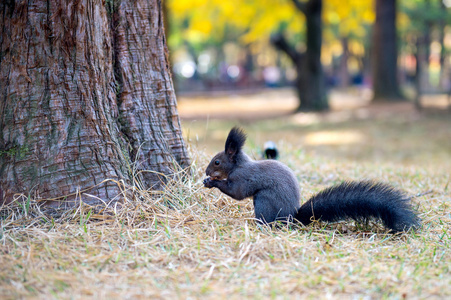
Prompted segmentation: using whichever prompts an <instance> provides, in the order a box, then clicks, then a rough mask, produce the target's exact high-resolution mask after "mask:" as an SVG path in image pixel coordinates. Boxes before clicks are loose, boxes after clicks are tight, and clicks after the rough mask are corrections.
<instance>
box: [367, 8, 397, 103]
mask: <svg viewBox="0 0 451 300" xmlns="http://www.w3.org/2000/svg"><path fill="white" fill-rule="evenodd" d="M395 16H396V0H376V22H375V23H374V27H373V47H372V56H373V59H372V62H373V66H372V70H373V90H374V99H373V101H396V100H400V99H402V96H401V93H400V91H399V84H398V77H397V75H398V67H397V59H398V51H397V45H396V26H395V24H396V22H395Z"/></svg>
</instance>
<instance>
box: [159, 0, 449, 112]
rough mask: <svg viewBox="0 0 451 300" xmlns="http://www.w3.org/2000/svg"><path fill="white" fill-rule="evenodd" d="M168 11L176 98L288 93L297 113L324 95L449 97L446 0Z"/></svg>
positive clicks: (280, 0) (202, 6) (194, 2)
mask: <svg viewBox="0 0 451 300" xmlns="http://www.w3.org/2000/svg"><path fill="white" fill-rule="evenodd" d="M167 5H168V18H169V24H170V29H169V35H168V36H169V46H170V48H171V49H172V53H171V55H172V60H173V66H174V74H175V77H176V83H177V89H178V91H179V92H183V91H199V90H202V91H211V90H213V91H216V90H228V89H234V90H237V89H246V90H249V89H258V88H262V87H280V86H293V87H294V88H296V89H297V92H298V95H299V99H300V102H299V106H298V108H297V110H326V109H328V101H327V93H326V92H327V90H328V89H331V88H337V89H343V88H345V89H349V88H359V89H373V92H374V93H373V99H374V100H375V101H388V100H390V99H400V98H403V97H406V96H407V98H415V97H414V95H415V94H416V95H420V93H421V91H423V92H429V93H432V92H440V91H448V90H449V89H450V87H449V48H450V47H451V45H450V44H451V42H450V41H451V33H450V32H449V24H450V19H449V14H448V13H447V9H448V6H450V5H451V1H450V0H397V1H396V0H390V1H381V0H371V1H358V0H351V1H346V2H343V1H339V0H308V1H301V0H274V1H263V0H246V1H240V3H239V5H238V4H237V3H236V2H235V1H231V0H177V1H176V0H168V2H167ZM386 18H388V19H386ZM379 20H380V22H379ZM388 37H389V38H388ZM277 50H281V51H277ZM417 62H419V63H417ZM415 92H416V93H415ZM417 98H418V97H417Z"/></svg>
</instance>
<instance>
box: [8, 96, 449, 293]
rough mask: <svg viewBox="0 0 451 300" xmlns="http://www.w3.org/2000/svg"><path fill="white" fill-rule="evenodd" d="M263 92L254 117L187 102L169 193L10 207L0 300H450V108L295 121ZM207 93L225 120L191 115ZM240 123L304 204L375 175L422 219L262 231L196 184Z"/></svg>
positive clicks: (246, 206) (239, 206)
mask: <svg viewBox="0 0 451 300" xmlns="http://www.w3.org/2000/svg"><path fill="white" fill-rule="evenodd" d="M274 96H275V97H277V95H274ZM257 98H258V97H257ZM263 98H267V96H265V97H263ZM282 98H283V99H288V101H289V97H288V96H287V97H282ZM282 98H280V99H282ZM254 100H255V99H254ZM264 100H265V99H263V101H262V102H260V107H262V108H265V109H267V110H268V111H267V112H265V114H259V113H258V112H259V110H258V109H256V110H254V113H253V114H252V115H250V116H249V115H246V109H247V108H246V107H245V106H243V103H241V105H239V107H240V110H241V112H235V113H233V111H232V115H226V114H223V113H224V109H225V108H227V109H231V108H230V107H231V106H232V104H231V103H230V102H229V103H228V101H229V100H228V99H213V100H212V99H206V100H199V99H197V100H196V101H198V104H199V108H198V109H196V110H194V112H189V109H190V108H189V107H190V105H189V102H187V101H186V100H185V99H181V100H180V114H181V116H182V124H183V127H184V135H185V137H186V140H188V141H189V146H190V153H191V157H192V161H193V165H192V169H191V172H192V175H193V176H191V177H186V178H184V179H178V180H174V181H170V182H169V183H168V187H167V189H165V191H163V192H149V191H144V190H139V189H136V190H135V195H136V198H135V199H128V200H127V201H126V202H124V204H123V207H121V208H120V207H112V208H109V209H108V210H99V209H98V208H97V209H96V208H93V207H89V206H87V205H81V206H79V207H77V208H76V209H74V210H71V211H58V210H54V209H53V210H47V211H44V209H43V208H39V207H38V206H37V205H36V203H35V202H33V201H30V200H29V199H26V198H23V199H19V201H18V202H17V203H16V204H14V205H10V206H6V207H2V208H1V210H0V216H1V217H0V220H1V227H0V265H1V268H0V298H2V299H17V298H49V299H52V298H53V299H60V298H62V299H68V298H70V299H86V298H96V299H112V298H131V299H140V298H145V299H149V298H151V299H158V298H164V299H167V298H182V299H188V298H192V299H197V298H205V299H213V298H214V299H218V298H219V299H223V298H230V299H240V298H257V299H261V298H276V299H285V298H290V299H292V298H295V299H297V298H318V297H319V298H334V299H342V298H352V299H354V298H356V299H361V298H364V299H373V298H376V299H379V298H392V299H398V298H406V299H424V298H435V299H446V298H448V299H449V298H450V297H451V275H450V272H451V270H450V268H451V264H450V261H451V249H450V248H451V247H450V245H451V207H450V205H451V192H450V189H451V187H450V179H451V178H450V170H451V155H450V153H451V130H450V128H451V118H449V114H447V115H446V114H427V113H422V114H418V113H416V112H415V111H414V110H412V109H410V108H409V107H410V106H408V105H407V106H406V105H404V104H401V105H395V106H390V107H387V106H375V107H374V106H372V107H357V108H356V107H353V108H352V109H349V110H339V111H337V110H335V111H333V112H331V113H327V114H297V115H288V114H287V111H288V110H289V109H290V105H293V103H292V104H289V103H285V102H284V103H283V104H281V105H280V106H279V108H278V109H272V110H271V109H268V106H269V105H270V104H269V103H271V102H272V101H274V100H271V99H269V100H268V99H266V100H268V101H269V102H265V101H264ZM202 101H203V102H204V104H203V106H204V107H205V106H206V103H207V101H217V104H218V106H219V107H221V106H220V105H223V107H224V109H221V110H220V111H219V112H218V113H220V114H222V115H221V116H219V117H220V118H219V119H218V118H215V113H216V111H215V110H212V111H210V112H208V113H209V114H210V117H209V118H205V117H202V116H201V115H197V116H196V115H194V113H197V112H198V110H200V109H201V108H202ZM221 101H222V102H225V103H222V102H221ZM233 101H235V100H233ZM233 101H232V102H233ZM255 101H257V100H255ZM257 102H258V101H257ZM219 104H220V105H219ZM184 106H185V107H184ZM186 106H188V108H186ZM256 106H257V108H258V106H259V105H258V104H257V105H256ZM280 107H282V109H281V108H280ZM284 109H286V111H285V110H284ZM243 111H244V113H243ZM271 115H272V116H273V118H268V117H270V116H271ZM276 116H277V117H276ZM233 125H241V126H243V127H244V128H245V129H246V131H247V132H248V135H249V141H248V144H247V145H246V147H245V151H246V152H248V153H251V154H252V155H254V156H255V157H256V158H259V156H260V151H261V145H262V144H263V142H264V141H266V140H269V139H271V140H273V141H274V142H276V143H277V145H278V147H279V150H280V153H281V157H280V160H281V161H283V162H284V163H286V164H288V165H289V166H290V167H291V168H292V169H293V170H295V173H296V175H297V177H298V179H299V182H300V186H301V188H302V193H303V194H302V198H303V200H305V199H306V198H308V197H309V196H311V195H312V194H314V193H316V192H318V191H319V190H321V189H323V188H324V187H326V186H329V185H331V184H334V183H338V182H340V181H342V180H345V179H352V180H358V179H377V180H381V181H384V182H389V183H391V184H392V185H394V186H395V187H397V188H401V189H403V190H405V191H406V192H407V193H409V194H411V195H412V196H414V197H413V200H412V202H413V205H414V207H415V209H417V210H418V213H419V215H420V217H421V219H422V220H423V227H422V228H421V229H420V230H418V231H417V232H408V233H404V234H399V235H391V234H387V233H386V232H385V230H384V229H383V228H382V227H381V226H380V224H377V223H369V224H355V223H353V222H344V223H338V224H321V223H319V224H314V225H311V226H307V227H302V226H294V225H293V226H287V227H282V228H262V227H259V226H257V225H256V224H255V223H254V222H253V220H252V212H253V211H252V201H249V200H245V201H241V202H237V201H234V200H232V199H230V198H228V197H226V196H224V195H223V194H221V193H219V192H218V191H215V190H207V189H204V188H203V187H202V179H203V178H204V169H205V167H206V165H207V164H208V161H209V159H210V157H211V156H212V155H213V154H215V153H216V152H217V151H220V150H222V146H223V143H224V139H225V137H226V135H227V132H228V130H229V129H230V127H232V126H233Z"/></svg>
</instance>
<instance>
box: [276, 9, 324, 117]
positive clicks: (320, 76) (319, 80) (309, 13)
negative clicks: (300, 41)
mask: <svg viewBox="0 0 451 300" xmlns="http://www.w3.org/2000/svg"><path fill="white" fill-rule="evenodd" d="M293 2H294V4H295V6H296V7H297V8H298V10H299V11H300V12H302V13H303V14H304V15H305V19H306V30H307V32H306V51H305V52H304V53H299V52H298V51H296V50H295V49H294V47H292V46H291V45H289V44H288V43H287V41H286V40H285V38H284V36H283V35H281V34H279V35H275V36H273V39H272V41H273V43H274V45H275V46H276V47H277V48H278V49H279V50H281V51H283V52H285V53H286V54H287V55H288V56H289V57H290V58H291V60H292V61H293V63H294V65H295V66H296V70H297V80H296V88H297V91H298V95H299V100H300V104H299V106H298V108H297V111H322V110H327V109H329V103H328V100H327V94H326V90H325V85H324V73H323V68H322V65H321V46H322V21H321V13H322V0H309V1H307V2H301V1H299V0H293Z"/></svg>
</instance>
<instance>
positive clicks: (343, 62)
mask: <svg viewBox="0 0 451 300" xmlns="http://www.w3.org/2000/svg"><path fill="white" fill-rule="evenodd" d="M341 47H342V49H343V52H342V54H341V58H340V65H339V74H340V75H339V76H340V86H341V87H348V86H349V85H350V83H351V78H350V76H349V68H348V59H349V47H348V39H347V38H345V37H344V38H341Z"/></svg>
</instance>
